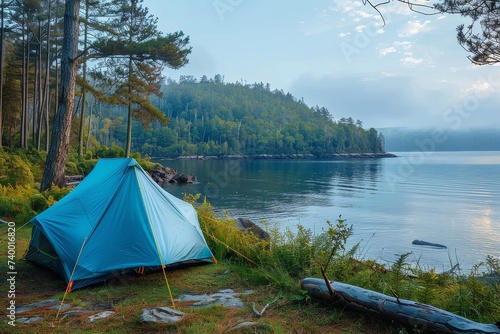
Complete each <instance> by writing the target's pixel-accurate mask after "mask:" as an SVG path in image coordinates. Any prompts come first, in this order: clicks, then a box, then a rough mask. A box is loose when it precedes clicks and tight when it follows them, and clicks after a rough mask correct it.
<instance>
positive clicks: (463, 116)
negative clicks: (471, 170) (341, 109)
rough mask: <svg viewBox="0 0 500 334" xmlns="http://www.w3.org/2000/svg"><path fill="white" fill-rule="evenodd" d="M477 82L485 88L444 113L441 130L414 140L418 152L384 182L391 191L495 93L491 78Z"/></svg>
mask: <svg viewBox="0 0 500 334" xmlns="http://www.w3.org/2000/svg"><path fill="white" fill-rule="evenodd" d="M478 82H479V83H480V84H481V85H480V86H482V87H485V88H484V89H482V90H475V91H474V92H473V93H471V94H469V95H467V96H466V97H465V98H463V99H462V100H461V101H460V103H457V104H455V105H454V106H453V107H451V108H449V109H447V110H445V111H444V113H443V115H442V118H443V122H444V126H443V128H442V129H434V130H433V131H432V132H431V134H430V136H429V137H427V138H424V139H416V140H415V141H414V144H415V146H416V147H417V148H418V150H415V151H413V152H411V153H410V154H409V156H408V157H405V158H403V159H402V160H401V162H400V163H399V165H398V169H397V173H396V174H388V175H387V176H386V182H387V183H388V185H389V188H390V190H391V191H395V190H396V186H397V184H398V183H401V182H404V181H405V180H407V179H408V178H409V177H410V176H411V175H412V174H413V173H415V170H416V168H417V167H418V166H420V165H422V164H423V163H424V162H425V160H426V159H427V157H428V156H429V155H431V154H432V153H434V152H435V151H436V148H437V146H438V145H439V144H443V143H444V142H446V140H447V139H448V132H449V131H450V130H458V129H459V128H460V127H462V125H463V123H464V121H466V120H467V119H468V118H469V117H471V115H472V113H473V112H474V111H477V110H478V109H479V106H480V102H481V100H484V99H487V98H488V97H490V96H491V95H492V93H493V92H494V91H495V90H494V88H493V85H492V84H491V83H494V82H495V81H494V80H493V76H492V75H490V76H489V77H488V78H487V79H484V78H480V80H478Z"/></svg>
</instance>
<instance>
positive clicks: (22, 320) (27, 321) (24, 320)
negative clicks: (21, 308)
mask: <svg viewBox="0 0 500 334" xmlns="http://www.w3.org/2000/svg"><path fill="white" fill-rule="evenodd" d="M41 321H43V317H29V318H17V319H16V322H17V323H18V324H23V325H28V324H34V323H36V322H41Z"/></svg>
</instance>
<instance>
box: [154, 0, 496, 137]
mask: <svg viewBox="0 0 500 334" xmlns="http://www.w3.org/2000/svg"><path fill="white" fill-rule="evenodd" d="M144 6H146V7H148V8H149V11H150V13H151V14H153V15H155V16H157V17H158V27H159V29H160V30H161V31H163V32H165V33H168V32H173V31H178V30H182V31H183V32H184V33H185V34H186V35H189V36H190V40H191V43H190V44H191V46H192V48H193V50H192V53H191V55H190V61H189V64H188V65H186V66H185V67H184V68H182V69H179V70H167V71H166V72H165V75H166V76H168V77H171V78H173V79H178V77H179V76H180V75H193V76H195V77H197V78H200V77H201V76H202V75H207V76H208V77H213V76H214V75H215V74H221V75H222V76H224V78H225V81H226V82H235V81H240V82H243V83H248V84H250V83H254V82H263V83H264V84H266V83H269V84H270V85H271V89H283V91H285V92H290V93H291V94H293V95H294V96H295V97H297V98H304V101H305V103H306V104H307V105H309V106H313V105H319V106H320V107H321V106H324V107H326V108H328V110H329V111H330V113H331V114H332V115H333V117H334V119H337V120H338V119H340V118H341V117H352V118H353V119H355V120H357V119H360V120H361V121H363V123H364V127H366V128H369V127H375V128H384V127H394V126H403V127H417V128H421V127H440V128H453V129H467V128H471V127H495V128H500V110H498V109H499V108H498V107H499V106H500V72H499V71H500V67H498V66H475V65H472V64H471V62H470V61H469V60H468V59H467V52H466V51H465V50H463V49H462V48H461V47H460V45H458V43H457V42H456V27H457V25H458V24H460V23H464V24H466V25H467V24H468V23H469V21H468V19H467V18H462V17H459V16H450V15H420V14H417V13H413V12H411V11H410V10H408V9H407V8H406V7H404V6H403V5H401V4H395V3H391V4H390V5H387V6H385V7H383V8H382V10H383V12H384V17H385V19H386V25H385V26H383V21H382V19H381V18H380V16H379V15H378V13H377V12H376V11H375V10H373V9H372V8H370V7H368V6H365V5H363V3H362V1H361V0H346V1H338V0H337V1H333V0H309V1H304V0H301V1H299V0H288V1H286V2H284V1H283V2H278V1H276V0H274V1H273V0H270V1H262V0H198V1H185V0H184V1H180V0H161V1H160V0H145V1H144Z"/></svg>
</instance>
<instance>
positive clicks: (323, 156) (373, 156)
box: [173, 153, 397, 160]
mask: <svg viewBox="0 0 500 334" xmlns="http://www.w3.org/2000/svg"><path fill="white" fill-rule="evenodd" d="M396 157H397V155H395V154H392V153H329V154H256V155H243V154H234V155H223V156H215V155H182V156H179V157H177V158H175V159H173V160H241V159H379V158H396Z"/></svg>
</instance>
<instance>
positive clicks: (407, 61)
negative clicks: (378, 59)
mask: <svg viewBox="0 0 500 334" xmlns="http://www.w3.org/2000/svg"><path fill="white" fill-rule="evenodd" d="M400 61H401V62H402V63H403V65H411V66H412V65H417V64H420V63H422V62H423V61H424V60H423V59H422V58H413V57H405V58H401V59H400Z"/></svg>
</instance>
